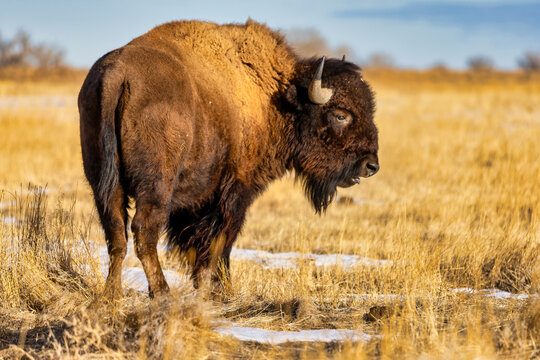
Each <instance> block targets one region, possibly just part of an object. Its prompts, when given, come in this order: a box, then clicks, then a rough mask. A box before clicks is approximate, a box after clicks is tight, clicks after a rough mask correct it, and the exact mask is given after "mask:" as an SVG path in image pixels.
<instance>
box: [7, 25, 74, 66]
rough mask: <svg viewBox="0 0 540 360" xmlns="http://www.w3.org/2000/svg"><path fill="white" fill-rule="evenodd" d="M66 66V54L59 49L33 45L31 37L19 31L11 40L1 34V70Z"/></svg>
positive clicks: (40, 44) (50, 46)
mask: <svg viewBox="0 0 540 360" xmlns="http://www.w3.org/2000/svg"><path fill="white" fill-rule="evenodd" d="M62 65H64V53H63V51H62V50H59V49H58V48H56V47H54V46H52V45H47V44H43V43H38V44H36V43H33V42H32V41H31V39H30V35H29V34H28V33H27V32H25V31H24V30H19V31H18V32H17V33H16V34H15V35H14V36H13V38H11V39H3V38H2V36H1V34H0V68H2V67H13V66H16V67H37V68H55V67H60V66H62Z"/></svg>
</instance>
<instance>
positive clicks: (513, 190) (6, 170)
mask: <svg viewBox="0 0 540 360" xmlns="http://www.w3.org/2000/svg"><path fill="white" fill-rule="evenodd" d="M366 77H367V78H368V80H371V82H372V84H373V87H374V89H375V90H376V92H377V106H378V111H377V116H376V122H377V125H378V127H379V130H380V162H381V171H380V172H379V173H378V174H377V176H375V177H373V178H370V179H367V180H365V181H364V182H363V183H362V184H361V185H360V186H356V187H354V188H351V189H346V190H340V196H342V201H339V202H336V203H335V204H334V205H332V206H331V207H330V208H329V210H328V212H327V213H326V214H325V215H324V216H322V217H321V216H317V215H315V214H314V213H313V211H312V209H311V208H310V207H309V204H308V201H307V200H306V199H305V198H304V196H303V194H302V190H301V189H300V187H299V186H297V185H294V181H293V180H292V178H286V179H283V180H281V181H278V182H276V183H275V184H273V185H272V186H271V187H270V188H269V190H268V191H267V192H266V193H265V194H264V195H263V196H262V197H261V198H260V199H259V200H258V201H257V202H256V203H255V204H254V206H253V207H252V209H251V210H250V212H249V216H248V219H247V222H246V226H245V229H244V231H243V234H242V236H241V237H240V239H239V241H238V242H237V244H236V246H237V247H239V248H249V249H260V250H266V251H270V252H286V251H298V252H302V253H317V254H334V253H342V254H357V255H361V256H366V257H370V258H376V259H388V260H391V261H392V264H391V265H388V266H384V267H370V266H357V267H354V268H352V269H350V268H345V267H342V266H334V267H319V268H317V267H315V266H314V265H313V264H312V263H310V262H309V261H300V262H299V263H298V266H297V267H294V268H290V269H266V268H264V267H263V266H262V265H261V264H258V263H255V262H252V261H233V264H232V280H233V282H232V285H231V287H230V288H228V289H227V292H226V293H225V294H224V295H223V298H222V299H220V300H219V301H213V300H212V299H211V297H210V296H208V295H207V294H205V292H204V291H199V292H195V291H194V290H193V289H192V287H191V285H190V284H189V283H183V284H181V285H180V287H179V288H175V289H173V290H172V295H171V297H170V298H169V299H164V300H162V301H155V302H150V301H149V300H148V299H147V297H146V296H145V295H144V294H140V293H137V292H135V291H127V293H126V296H125V297H124V298H123V299H122V301H121V302H119V303H118V304H116V305H115V306H113V307H109V308H103V307H100V306H99V304H98V302H96V301H95V300H96V299H98V298H99V293H100V291H101V289H102V286H103V281H102V279H101V278H100V276H98V274H99V273H100V268H99V264H98V259H97V258H96V257H95V256H91V254H92V253H95V246H96V244H103V234H102V233H101V231H99V224H98V223H97V220H96V216H95V212H94V210H93V204H92V200H91V195H90V191H89V189H88V186H87V185H86V183H85V181H84V176H83V174H82V166H81V160H80V150H79V140H78V122H77V110H76V106H75V104H76V102H75V98H76V93H77V89H78V86H79V85H80V81H79V80H78V79H77V80H73V81H70V82H67V81H66V82H64V83H61V82H60V83H59V82H54V83H47V82H39V83H37V85H36V86H34V83H32V82H26V83H21V82H15V81H11V82H1V83H0V134H1V135H0V136H1V140H0V141H1V145H0V188H1V189H4V190H3V192H1V193H0V204H3V205H2V206H0V220H2V221H0V238H1V239H2V246H1V247H0V304H1V305H0V324H1V325H0V358H2V357H7V358H9V357H15V358H17V357H18V358H21V357H23V356H26V357H27V358H54V359H56V358H118V359H120V358H154V357H161V358H165V359H175V358H194V359H199V358H212V359H221V358H224V359H227V358H231V357H236V358H246V359H247V358H257V359H273V358H310V359H311V358H336V359H341V358H343V359H366V358H383V359H387V358H399V359H409V358H411V359H413V358H419V357H421V358H426V359H431V358H441V359H471V358H486V359H489V358H515V359H528V358H535V357H538V356H539V354H540V345H539V344H540V299H539V298H538V297H531V298H529V299H526V300H518V299H516V298H513V299H506V300H504V299H493V298H488V297H485V296H482V295H481V294H467V293H456V292H455V291H453V289H455V288H460V287H469V288H474V289H486V288H498V289H501V290H505V291H509V292H512V293H520V294H537V293H538V292H539V291H540V265H539V264H540V261H539V260H540V259H539V253H540V251H539V250H540V226H539V220H540V215H539V210H540V208H539V204H540V190H539V185H538V183H539V180H540V163H539V161H538V159H539V157H540V142H539V141H538V140H539V139H540V80H539V79H538V78H535V77H533V76H525V75H519V74H499V73H492V74H473V75H470V74H466V73H461V74H459V73H448V72H442V73H441V72H426V73H419V72H394V71H391V72H378V71H371V72H369V71H368V72H366ZM28 95H40V96H49V97H50V96H53V97H55V96H56V97H62V96H67V97H68V98H70V99H72V100H71V101H68V100H66V101H64V102H62V103H60V105H54V104H56V103H55V102H54V101H53V102H52V103H53V105H54V106H51V105H50V102H45V103H43V101H42V100H40V99H41V98H39V97H36V98H35V97H31V98H30V100H25V101H26V102H22V103H20V104H23V105H22V106H21V105H18V106H15V105H13V101H12V100H9V101H11V102H8V105H6V106H4V107H1V106H2V104H5V102H2V97H4V98H7V97H8V96H9V97H10V99H12V98H13V97H14V96H15V97H17V96H19V97H26V99H28ZM28 183H31V184H32V185H33V186H36V185H39V186H45V185H46V188H45V193H43V191H41V190H39V189H37V190H36V189H35V188H34V187H31V188H29V187H27V184H28ZM21 184H22V185H21ZM347 199H349V200H351V199H352V200H353V201H347ZM354 200H366V201H365V202H364V203H358V201H357V202H355V201H354ZM92 250H94V252H92ZM128 262H129V264H130V265H138V264H137V261H136V260H134V259H129V260H128ZM164 263H165V266H166V267H172V268H177V266H175V264H176V263H177V262H176V261H175V259H174V258H172V259H171V258H167V259H164ZM178 270H179V271H180V272H185V271H186V270H185V269H183V268H179V269H178ZM381 294H386V295H390V294H397V295H403V297H402V298H398V299H391V298H386V299H381V298H380V297H377V296H375V295H381ZM355 295H357V296H355ZM358 295H374V296H358ZM89 306H90V308H89V309H90V310H88V307H89ZM228 322H234V323H235V324H237V325H242V326H255V327H261V328H266V329H273V330H299V329H325V328H346V329H358V330H361V331H364V332H366V333H369V334H376V335H380V337H379V338H374V340H373V341H371V342H368V343H365V344H364V343H340V344H331V345H328V344H326V345H325V344H288V345H286V346H270V345H262V344H256V343H244V342H240V341H238V340H235V339H233V338H229V337H225V336H221V335H219V334H217V333H216V332H214V331H213V328H214V327H216V326H217V325H219V324H225V323H228Z"/></svg>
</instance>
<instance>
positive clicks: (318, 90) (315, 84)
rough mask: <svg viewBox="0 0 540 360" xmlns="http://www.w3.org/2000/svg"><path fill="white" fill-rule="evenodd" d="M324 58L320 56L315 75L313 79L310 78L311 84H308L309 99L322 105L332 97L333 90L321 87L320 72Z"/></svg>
mask: <svg viewBox="0 0 540 360" xmlns="http://www.w3.org/2000/svg"><path fill="white" fill-rule="evenodd" d="M325 59H326V58H325V57H324V56H323V57H322V58H321V63H320V64H319V67H318V68H317V72H316V73H315V76H314V77H313V80H311V84H309V91H308V95H309V100H311V102H313V103H315V104H318V105H324V104H326V103H327V102H328V101H330V99H331V98H332V95H333V94H334V91H333V90H332V89H327V88H323V87H322V82H321V79H322V73H323V68H324V60H325Z"/></svg>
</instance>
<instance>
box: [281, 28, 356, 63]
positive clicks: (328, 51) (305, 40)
mask: <svg viewBox="0 0 540 360" xmlns="http://www.w3.org/2000/svg"><path fill="white" fill-rule="evenodd" d="M286 37H287V40H288V41H289V43H290V44H291V45H292V48H293V49H294V50H295V52H296V53H297V54H298V55H300V56H302V57H312V56H322V55H326V56H329V57H335V58H341V57H342V56H345V58H346V59H350V60H354V59H355V58H356V55H355V54H354V51H353V50H352V49H351V48H350V47H348V46H346V45H339V46H338V47H335V48H333V47H332V46H330V44H328V42H327V41H326V39H325V38H324V37H323V36H322V35H321V34H320V33H319V32H318V31H317V30H315V29H291V30H289V31H287V32H286Z"/></svg>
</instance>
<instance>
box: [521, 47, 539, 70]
mask: <svg viewBox="0 0 540 360" xmlns="http://www.w3.org/2000/svg"><path fill="white" fill-rule="evenodd" d="M518 66H519V67H520V68H521V69H522V70H524V71H527V72H538V71H540V53H533V52H528V53H526V54H525V55H523V57H522V58H521V59H519V60H518Z"/></svg>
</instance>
